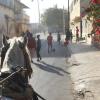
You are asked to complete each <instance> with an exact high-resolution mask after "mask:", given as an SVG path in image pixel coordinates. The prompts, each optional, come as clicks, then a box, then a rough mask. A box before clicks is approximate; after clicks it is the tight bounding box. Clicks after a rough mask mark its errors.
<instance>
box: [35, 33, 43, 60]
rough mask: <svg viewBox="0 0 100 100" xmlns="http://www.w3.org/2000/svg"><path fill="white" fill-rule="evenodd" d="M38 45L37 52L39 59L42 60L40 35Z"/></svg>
mask: <svg viewBox="0 0 100 100" xmlns="http://www.w3.org/2000/svg"><path fill="white" fill-rule="evenodd" d="M36 44H37V47H36V52H37V61H40V60H41V59H42V58H41V55H40V50H41V40H40V35H37V43H36Z"/></svg>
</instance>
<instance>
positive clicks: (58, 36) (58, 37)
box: [57, 32, 61, 45]
mask: <svg viewBox="0 0 100 100" xmlns="http://www.w3.org/2000/svg"><path fill="white" fill-rule="evenodd" d="M60 40H61V36H60V33H59V32H58V34H57V41H58V43H59V45H60Z"/></svg>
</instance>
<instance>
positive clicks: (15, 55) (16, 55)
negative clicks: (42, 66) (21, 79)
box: [1, 37, 32, 78]
mask: <svg viewBox="0 0 100 100" xmlns="http://www.w3.org/2000/svg"><path fill="white" fill-rule="evenodd" d="M23 41H24V37H14V38H11V39H9V41H8V44H9V47H7V46H4V47H3V48H6V50H5V51H4V50H3V49H2V52H1V55H4V56H2V57H3V59H2V58H1V67H2V68H1V72H4V71H11V68H12V67H16V66H20V67H25V68H26V69H27V76H28V77H29V78H30V77H31V74H32V68H31V61H30V55H29V51H28V49H27V45H26V44H25V45H24V42H23ZM22 44H23V45H22ZM8 66H9V68H8Z"/></svg>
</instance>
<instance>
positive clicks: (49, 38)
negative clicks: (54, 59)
mask: <svg viewBox="0 0 100 100" xmlns="http://www.w3.org/2000/svg"><path fill="white" fill-rule="evenodd" d="M52 41H53V37H52V34H51V33H49V36H48V37H47V42H48V53H49V52H50V49H51V51H52Z"/></svg>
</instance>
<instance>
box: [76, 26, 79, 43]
mask: <svg viewBox="0 0 100 100" xmlns="http://www.w3.org/2000/svg"><path fill="white" fill-rule="evenodd" d="M76 42H79V29H78V26H77V27H76Z"/></svg>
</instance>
